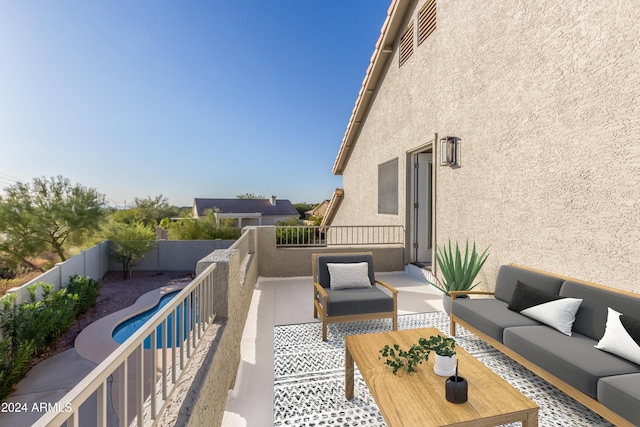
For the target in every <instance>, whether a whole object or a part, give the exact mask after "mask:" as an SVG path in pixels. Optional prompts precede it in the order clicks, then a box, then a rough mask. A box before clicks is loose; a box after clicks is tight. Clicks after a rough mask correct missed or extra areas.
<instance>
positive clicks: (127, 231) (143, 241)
mask: <svg viewBox="0 0 640 427" xmlns="http://www.w3.org/2000/svg"><path fill="white" fill-rule="evenodd" d="M106 237H107V239H109V241H110V242H111V253H112V254H113V257H114V258H116V259H118V260H119V261H120V262H122V276H123V278H124V279H127V278H129V276H131V269H132V267H133V266H134V264H135V262H136V260H138V259H140V258H142V257H143V256H144V255H145V254H146V253H147V252H148V251H149V250H150V249H151V248H152V246H153V245H154V243H155V241H154V239H155V233H154V231H153V229H152V228H151V227H148V226H145V225H144V224H143V223H142V222H138V223H135V224H126V223H122V222H115V221H110V222H109V224H108V225H107V229H106Z"/></svg>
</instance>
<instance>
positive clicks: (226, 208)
mask: <svg viewBox="0 0 640 427" xmlns="http://www.w3.org/2000/svg"><path fill="white" fill-rule="evenodd" d="M272 201H273V203H272ZM193 204H194V206H195V208H196V211H197V212H198V216H204V211H205V210H207V209H217V210H219V212H220V213H225V214H229V213H232V214H241V213H260V214H262V215H263V216H296V217H297V216H300V213H299V212H298V210H297V209H296V208H295V207H294V206H293V204H291V202H290V201H289V200H286V199H273V200H272V199H194V201H193Z"/></svg>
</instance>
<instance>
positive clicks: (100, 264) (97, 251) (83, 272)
mask: <svg viewBox="0 0 640 427" xmlns="http://www.w3.org/2000/svg"><path fill="white" fill-rule="evenodd" d="M108 266H109V242H108V241H104V242H101V243H98V244H97V245H95V246H93V247H91V248H89V249H86V250H84V251H82V252H80V253H79V254H78V255H75V256H74V257H71V258H69V259H68V260H66V261H64V262H60V263H58V264H56V265H55V266H54V267H53V268H51V269H50V270H47V271H46V272H44V273H42V274H41V275H39V276H38V277H36V278H35V279H33V280H31V281H29V282H27V283H25V284H24V285H22V286H19V287H16V288H13V289H11V290H9V292H8V293H15V294H16V301H15V302H16V304H20V303H22V302H25V301H27V300H28V299H29V292H28V291H27V287H29V286H32V285H34V284H38V283H41V282H42V283H47V284H50V285H53V289H54V290H58V289H60V287H61V286H62V287H64V286H66V285H67V283H68V282H69V277H71V276H75V275H79V276H83V277H84V276H89V277H91V278H93V279H96V280H99V279H101V278H102V276H104V274H105V273H106V272H107V270H108ZM37 292H38V296H41V295H42V289H41V288H40V287H39V286H38V288H37Z"/></svg>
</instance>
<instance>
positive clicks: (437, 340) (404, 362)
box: [379, 335, 456, 375]
mask: <svg viewBox="0 0 640 427" xmlns="http://www.w3.org/2000/svg"><path fill="white" fill-rule="evenodd" d="M455 346H456V342H455V339H454V338H448V337H444V336H442V335H432V336H431V337H429V339H427V338H420V339H419V340H418V343H417V344H413V345H412V346H411V347H410V348H409V350H403V349H402V348H401V347H400V346H399V345H398V344H393V345H392V346H389V345H385V346H384V347H382V348H381V349H380V351H379V353H380V357H379V358H380V359H382V358H384V359H385V361H384V364H385V365H387V366H389V367H390V368H391V369H392V372H393V374H394V375H397V374H398V371H400V370H401V369H405V370H406V371H407V373H408V374H410V373H412V372H415V371H416V370H417V367H418V365H421V364H422V362H424V361H426V360H429V354H430V353H431V352H432V351H434V352H435V353H436V354H438V355H440V356H453V355H454V354H456V352H455Z"/></svg>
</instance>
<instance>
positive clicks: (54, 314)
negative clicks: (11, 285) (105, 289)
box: [0, 276, 99, 400]
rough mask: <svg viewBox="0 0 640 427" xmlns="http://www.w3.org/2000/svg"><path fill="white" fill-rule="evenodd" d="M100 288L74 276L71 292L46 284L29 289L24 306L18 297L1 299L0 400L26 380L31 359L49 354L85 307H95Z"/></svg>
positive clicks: (32, 286)
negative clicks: (14, 386) (49, 348)
mask: <svg viewBox="0 0 640 427" xmlns="http://www.w3.org/2000/svg"><path fill="white" fill-rule="evenodd" d="M38 287H39V288H40V291H41V292H40V297H39V296H38V294H39V292H38ZM98 287H99V283H98V282H97V281H95V280H93V279H91V278H88V277H85V278H81V277H79V276H73V277H71V278H70V283H69V285H68V286H67V288H66V289H60V290H58V291H54V290H53V288H54V287H53V285H50V284H46V283H39V284H38V285H35V284H34V285H30V286H28V287H27V292H28V298H27V301H25V302H24V303H22V304H16V294H8V295H5V296H4V297H2V298H0V331H1V332H2V340H0V400H2V399H4V398H5V397H6V396H7V395H8V394H9V393H10V392H11V390H12V387H13V385H14V384H17V383H18V382H19V381H20V379H21V378H22V377H23V376H24V374H25V373H26V371H27V368H28V366H29V362H30V360H31V358H32V357H33V356H34V355H37V354H41V353H44V352H46V351H47V348H48V347H49V346H50V345H51V343H53V342H54V341H55V339H56V338H58V337H59V336H60V335H62V334H63V333H64V332H65V331H66V330H67V329H69V326H71V324H72V323H73V322H74V321H75V318H76V316H77V315H78V314H79V313H80V311H81V310H83V309H84V307H90V306H92V305H94V304H95V302H96V299H97V296H98Z"/></svg>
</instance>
